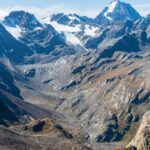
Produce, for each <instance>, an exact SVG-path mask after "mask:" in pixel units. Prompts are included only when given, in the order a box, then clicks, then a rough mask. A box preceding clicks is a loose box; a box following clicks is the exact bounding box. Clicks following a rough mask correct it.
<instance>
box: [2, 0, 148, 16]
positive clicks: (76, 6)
mask: <svg viewBox="0 0 150 150" xmlns="http://www.w3.org/2000/svg"><path fill="white" fill-rule="evenodd" d="M110 1H111V0H73V1H71V0H0V2H1V5H0V17H1V16H3V15H5V14H7V13H8V12H10V11H12V10H21V9H23V10H27V11H29V12H32V13H34V14H36V15H38V16H39V17H44V16H45V15H48V14H52V13H57V12H64V13H78V14H80V15H87V16H90V17H95V16H96V15H97V14H98V13H99V12H100V11H101V10H102V9H103V8H104V7H105V6H107V5H108V4H109V3H110ZM122 1H124V2H128V3H130V4H131V5H133V7H134V8H136V9H137V10H138V11H139V12H140V14H141V15H143V16H145V15H147V14H148V13H150V0H122Z"/></svg>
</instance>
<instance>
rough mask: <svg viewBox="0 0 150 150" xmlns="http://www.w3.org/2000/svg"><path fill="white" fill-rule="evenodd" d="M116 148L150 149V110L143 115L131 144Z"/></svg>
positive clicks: (130, 149) (117, 149)
mask: <svg viewBox="0 0 150 150" xmlns="http://www.w3.org/2000/svg"><path fill="white" fill-rule="evenodd" d="M114 150H150V111H148V112H146V113H145V115H144V116H143V119H142V122H141V125H140V127H139V130H138V131H137V133H136V135H135V137H134V138H133V140H132V141H131V142H130V143H129V145H128V146H127V147H126V148H121V149H120V148H116V149H114Z"/></svg>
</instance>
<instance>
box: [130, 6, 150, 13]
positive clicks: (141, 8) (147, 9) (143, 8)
mask: <svg viewBox="0 0 150 150" xmlns="http://www.w3.org/2000/svg"><path fill="white" fill-rule="evenodd" d="M133 7H134V8H136V10H137V11H139V13H140V14H141V15H143V16H147V15H148V14H150V4H135V5H133Z"/></svg>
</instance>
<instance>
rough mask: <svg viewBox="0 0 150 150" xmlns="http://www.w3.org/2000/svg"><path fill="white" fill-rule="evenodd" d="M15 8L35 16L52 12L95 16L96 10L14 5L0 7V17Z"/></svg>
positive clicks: (47, 14) (42, 15) (38, 16)
mask: <svg viewBox="0 0 150 150" xmlns="http://www.w3.org/2000/svg"><path fill="white" fill-rule="evenodd" d="M16 10H24V11H27V12H30V13H33V14H34V15H35V16H36V17H37V18H42V17H47V16H50V15H51V14H54V13H61V12H63V13H66V14H69V13H77V14H80V15H87V16H95V15H96V13H97V12H96V11H88V12H87V13H86V12H82V11H79V10H75V9H74V10H73V9H70V10H69V9H66V8H64V7H63V6H53V7H45V8H39V7H24V6H14V7H11V8H9V7H7V8H0V19H3V18H4V17H5V16H7V15H8V14H9V13H10V12H11V11H16Z"/></svg>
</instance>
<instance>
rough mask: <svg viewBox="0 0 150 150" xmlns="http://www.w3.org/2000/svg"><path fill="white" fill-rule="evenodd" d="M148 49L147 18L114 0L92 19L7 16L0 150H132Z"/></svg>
mask: <svg viewBox="0 0 150 150" xmlns="http://www.w3.org/2000/svg"><path fill="white" fill-rule="evenodd" d="M122 19H123V20H122ZM149 49H150V17H149V16H147V17H145V18H144V17H141V16H140V15H139V14H138V12H137V11H136V10H135V9H134V8H132V7H131V6H130V5H129V4H126V3H124V2H121V1H119V0H114V1H113V2H111V4H110V6H109V7H106V8H105V9H104V10H103V11H102V12H101V13H100V15H99V16H98V17H97V18H96V19H91V18H88V17H81V16H79V15H76V14H69V15H65V14H62V13H61V14H54V15H52V16H50V17H46V18H41V19H37V18H36V17H35V16H34V15H33V14H30V13H28V12H25V11H13V12H11V13H10V14H9V15H8V16H6V17H5V18H4V19H3V20H2V21H1V24H0V73H1V75H0V124H1V125H3V126H5V127H3V126H2V127H0V133H1V134H0V135H1V136H0V142H1V141H2V142H1V143H0V149H4V150H9V149H10V146H11V144H12V143H13V144H12V145H13V147H12V149H14V150H15V149H21V147H22V146H21V145H24V149H33V150H34V149H42V148H43V149H52V147H53V149H56V150H57V149H60V147H63V148H64V149H68V150H69V149H71V148H74V149H75V148H76V149H85V150H86V149H90V148H88V147H87V146H89V147H92V149H95V150H101V149H102V150H103V149H105V150H112V149H113V148H114V147H118V146H120V145H121V146H122V147H124V145H126V144H127V143H130V142H131V141H132V140H133V141H132V142H131V144H130V146H138V147H140V146H141V144H142V142H141V143H140V142H139V145H136V143H137V141H138V140H139V137H138V135H139V134H142V135H143V137H142V139H140V140H141V141H142V140H143V139H144V138H145V137H144V135H145V136H147V135H148V134H149V133H148V134H147V128H145V130H146V131H144V132H143V129H141V128H142V127H143V125H141V126H142V127H140V130H139V132H138V133H137V136H136V137H135V138H134V136H135V134H136V132H137V130H138V128H139V126H140V122H141V120H142V117H143V115H144V114H145V112H147V111H148V110H149V108H150V103H149V100H150V84H149V81H150V78H149V75H150V69H149V68H150V67H149V66H150V59H149V56H150V52H149ZM147 116H149V113H147V115H146V118H147ZM44 118H49V119H44ZM144 122H145V121H144ZM23 124H24V125H23ZM142 124H143V123H142ZM6 127H7V128H6ZM8 127H9V128H8ZM37 130H38V131H37ZM141 130H142V131H141ZM141 132H143V133H141ZM145 132H146V134H145ZM148 132H149V131H148ZM4 133H5V134H4ZM46 133H47V134H46ZM12 135H14V136H12ZM148 136H149V135H148ZM133 138H134V139H133ZM48 141H49V142H48ZM146 141H147V139H146ZM143 142H144V145H145V141H143ZM148 142H149V141H148ZM84 145H86V146H84ZM117 145H118V146H117ZM132 148H133V147H132Z"/></svg>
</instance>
